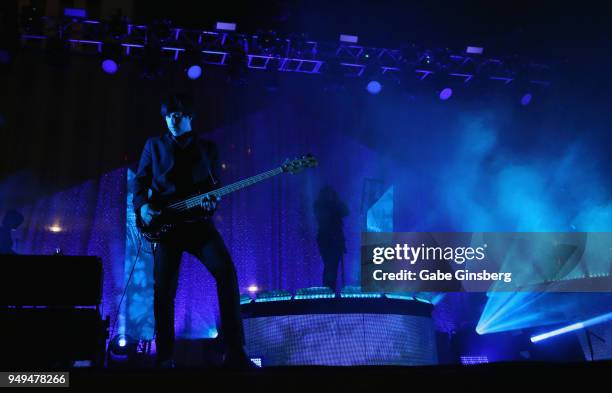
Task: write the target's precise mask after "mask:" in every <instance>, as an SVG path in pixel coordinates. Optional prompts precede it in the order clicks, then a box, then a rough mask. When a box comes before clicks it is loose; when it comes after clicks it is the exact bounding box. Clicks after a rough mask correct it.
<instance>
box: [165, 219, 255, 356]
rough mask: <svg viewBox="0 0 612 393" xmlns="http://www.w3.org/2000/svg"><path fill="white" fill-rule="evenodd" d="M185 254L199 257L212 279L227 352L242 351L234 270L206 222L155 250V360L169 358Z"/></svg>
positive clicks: (192, 225)
mask: <svg viewBox="0 0 612 393" xmlns="http://www.w3.org/2000/svg"><path fill="white" fill-rule="evenodd" d="M184 251H186V252H189V253H190V254H192V255H194V256H195V257H196V258H198V259H199V260H200V261H201V262H202V263H203V264H204V266H206V268H207V269H208V271H209V272H210V273H211V274H212V275H213V277H214V278H215V281H216V283H217V296H218V298H219V310H220V314H221V337H222V339H223V342H224V343H225V345H226V347H227V350H228V352H235V351H242V346H243V345H244V332H243V328H242V319H241V316H240V293H239V289H238V279H237V277H236V268H235V267H234V264H233V263H232V259H231V257H230V255H229V252H228V251H227V248H226V247H225V243H224V242H223V239H222V238H221V235H219V232H217V229H216V228H215V227H214V225H213V224H212V223H211V222H207V223H201V224H200V223H198V224H191V225H189V226H185V227H183V228H182V229H180V230H178V231H177V232H176V233H175V234H174V235H173V236H172V237H171V238H169V239H167V240H164V241H163V242H160V243H158V244H157V245H156V247H155V252H154V260H155V267H154V279H155V294H154V313H155V331H156V344H157V356H158V359H160V360H166V359H170V358H171V357H172V351H173V347H174V298H175V296H176V289H177V286H178V273H179V265H180V262H181V256H182V254H183V252H184Z"/></svg>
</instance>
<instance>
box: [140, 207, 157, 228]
mask: <svg viewBox="0 0 612 393" xmlns="http://www.w3.org/2000/svg"><path fill="white" fill-rule="evenodd" d="M160 213H161V212H160V211H159V210H155V209H153V208H152V207H151V206H150V205H149V204H148V203H145V204H144V205H142V207H141V208H140V218H142V221H143V222H144V223H145V225H149V224H151V221H153V219H154V218H155V217H157V216H159V214H160Z"/></svg>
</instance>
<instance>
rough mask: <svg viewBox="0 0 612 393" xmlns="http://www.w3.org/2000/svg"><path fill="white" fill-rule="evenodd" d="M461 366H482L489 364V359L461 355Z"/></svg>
mask: <svg viewBox="0 0 612 393" xmlns="http://www.w3.org/2000/svg"><path fill="white" fill-rule="evenodd" d="M460 358H461V364H463V365H464V366H471V365H473V364H484V363H489V358H488V357H487V356H484V355H483V356H472V355H462V356H461V357H460Z"/></svg>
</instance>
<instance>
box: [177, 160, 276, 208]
mask: <svg viewBox="0 0 612 393" xmlns="http://www.w3.org/2000/svg"><path fill="white" fill-rule="evenodd" d="M282 172H283V169H282V167H278V168H275V169H271V170H269V171H267V172H264V173H260V174H259V175H255V176H253V177H250V178H247V179H244V180H240V181H238V182H236V183H233V184H230V185H227V186H225V187H221V188H218V189H216V190H213V191H210V192H207V193H204V194H200V195H197V196H194V197H191V198H188V199H185V200H183V201H180V202H176V203H173V204H170V205H168V208H169V209H172V210H174V211H176V212H182V211H185V210H189V209H191V208H193V207H194V206H196V205H198V204H199V201H200V200H201V199H202V198H203V195H206V194H212V195H219V196H222V195H225V194H229V193H230V192H233V191H236V190H239V189H240V188H243V187H245V186H248V185H250V184H254V183H257V182H259V181H261V180H263V179H265V178H267V177H271V176H275V175H277V174H279V173H282Z"/></svg>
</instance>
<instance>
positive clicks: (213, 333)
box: [207, 328, 219, 338]
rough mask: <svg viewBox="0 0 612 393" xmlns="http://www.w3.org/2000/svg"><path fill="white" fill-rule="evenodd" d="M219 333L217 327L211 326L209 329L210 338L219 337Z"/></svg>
mask: <svg viewBox="0 0 612 393" xmlns="http://www.w3.org/2000/svg"><path fill="white" fill-rule="evenodd" d="M218 335H219V332H218V331H217V329H216V328H210V329H208V334H207V336H208V338H217V336H218Z"/></svg>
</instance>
